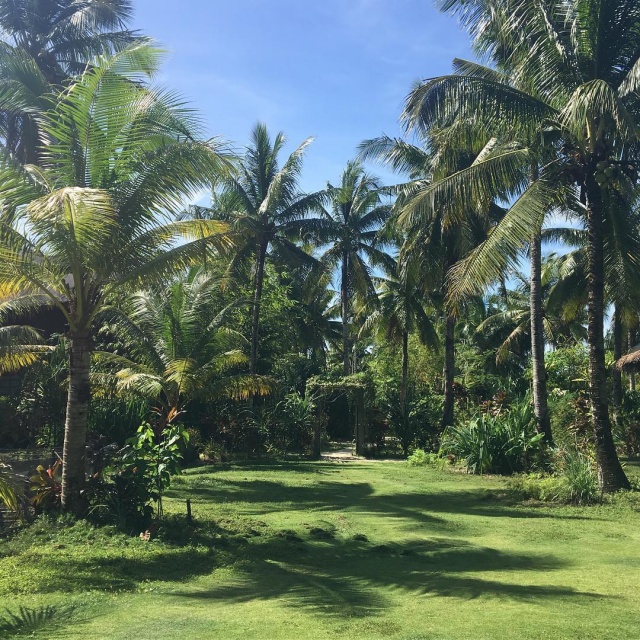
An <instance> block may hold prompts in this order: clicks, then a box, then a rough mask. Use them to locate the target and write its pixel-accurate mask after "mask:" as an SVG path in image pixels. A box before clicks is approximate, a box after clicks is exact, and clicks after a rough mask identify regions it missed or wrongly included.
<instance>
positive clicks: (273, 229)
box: [197, 123, 325, 374]
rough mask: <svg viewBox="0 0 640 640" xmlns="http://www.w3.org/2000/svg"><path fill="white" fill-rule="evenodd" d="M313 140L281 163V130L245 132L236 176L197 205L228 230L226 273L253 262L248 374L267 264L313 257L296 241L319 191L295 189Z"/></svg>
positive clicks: (200, 213) (317, 204) (201, 214)
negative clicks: (231, 249)
mask: <svg viewBox="0 0 640 640" xmlns="http://www.w3.org/2000/svg"><path fill="white" fill-rule="evenodd" d="M312 141H313V139H312V138H308V139H307V140H305V141H304V142H303V143H302V144H301V145H300V146H299V147H298V148H297V149H296V150H295V151H294V152H293V153H292V154H291V155H290V156H289V157H288V159H287V160H286V161H285V162H284V164H283V165H282V167H280V166H279V164H278V156H279V155H280V153H281V151H282V149H283V148H284V145H285V142H286V140H285V137H284V134H283V133H282V132H280V133H278V134H277V135H276V137H275V138H274V139H273V140H271V137H270V136H269V132H268V130H267V127H266V126H265V125H264V124H262V123H258V124H257V125H256V126H255V127H254V129H253V131H252V133H251V144H250V145H249V147H248V148H247V150H246V153H245V155H244V158H243V159H242V160H241V162H240V166H239V170H238V172H237V173H236V174H234V175H231V176H227V177H226V178H225V179H223V180H222V181H221V187H222V188H221V191H220V192H219V193H216V194H214V199H213V206H212V207H211V208H210V209H205V208H202V207H200V208H199V209H198V211H197V215H198V216H199V217H202V218H212V219H218V220H223V221H225V222H227V223H228V224H229V225H230V226H231V230H232V235H233V237H234V242H235V245H236V252H235V256H234V258H233V260H232V262H231V265H230V272H231V273H233V272H234V271H236V270H238V269H240V268H241V267H242V266H243V265H244V264H245V262H246V261H247V259H252V260H253V311H252V318H251V354H250V357H249V373H251V374H255V373H256V371H257V364H258V348H259V333H260V304H261V300H262V289H263V284H264V275H265V265H266V262H267V260H270V261H272V262H274V263H275V264H292V263H293V264H296V265H300V264H307V265H311V264H313V263H314V259H313V258H312V256H310V255H309V254H308V253H306V252H305V251H304V249H303V248H301V247H300V246H299V245H298V244H297V243H296V239H297V238H300V234H301V230H302V229H303V228H304V225H305V216H306V214H307V213H308V212H309V211H312V210H314V209H317V208H319V207H320V206H321V203H322V201H323V198H324V196H325V194H324V192H322V191H319V192H317V193H312V194H303V193H302V192H301V191H300V188H299V184H298V182H299V179H300V173H301V171H302V160H303V156H304V152H305V150H306V148H307V147H308V146H309V145H310V144H311V142H312Z"/></svg>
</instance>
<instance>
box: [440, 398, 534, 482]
mask: <svg viewBox="0 0 640 640" xmlns="http://www.w3.org/2000/svg"><path fill="white" fill-rule="evenodd" d="M542 438H543V435H542V434H538V433H536V429H535V420H534V416H533V409H532V408H531V405H530V403H529V402H526V403H522V404H520V405H516V406H515V407H514V408H512V409H511V410H509V411H508V412H506V413H504V414H498V415H496V416H493V415H491V414H488V413H487V414H483V415H481V416H479V417H478V418H476V419H474V420H471V421H470V422H469V423H467V424H464V425H459V426H456V427H450V428H448V429H446V430H445V432H444V434H443V436H442V445H441V448H440V453H441V454H445V455H453V456H455V457H456V458H457V459H458V460H460V461H461V462H462V463H463V464H464V465H465V466H466V468H467V469H468V470H469V471H471V472H472V473H478V474H483V473H499V474H505V475H510V474H512V473H517V472H520V471H526V470H528V469H529V468H530V467H531V464H532V460H533V459H534V457H535V455H536V454H537V453H538V452H539V450H540V448H541V443H542Z"/></svg>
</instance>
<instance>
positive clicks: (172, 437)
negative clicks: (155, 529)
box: [88, 423, 189, 530]
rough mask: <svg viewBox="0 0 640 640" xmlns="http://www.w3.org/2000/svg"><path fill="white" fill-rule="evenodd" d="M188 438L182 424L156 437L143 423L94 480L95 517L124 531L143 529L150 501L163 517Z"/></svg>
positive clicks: (150, 510)
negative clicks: (164, 500) (164, 503)
mask: <svg viewBox="0 0 640 640" xmlns="http://www.w3.org/2000/svg"><path fill="white" fill-rule="evenodd" d="M188 438H189V436H188V434H187V432H186V431H185V429H184V428H183V427H182V426H180V425H172V426H169V427H167V428H166V429H164V430H163V431H162V433H160V434H156V432H155V431H154V429H153V428H152V427H151V425H149V424H147V423H145V424H142V425H141V426H140V428H139V429H138V432H137V434H136V436H134V437H133V438H130V439H129V440H127V444H126V446H125V448H124V449H122V450H121V451H120V452H118V455H117V456H116V457H115V458H114V460H113V461H112V464H111V466H110V467H107V468H106V469H105V471H104V473H103V474H102V475H98V474H96V476H95V477H94V478H92V479H91V482H90V484H89V487H88V494H89V503H90V514H91V515H92V516H93V518H94V519H95V520H98V521H100V522H101V523H106V522H109V523H113V524H116V525H117V526H118V527H120V528H121V529H134V530H135V529H144V528H146V527H147V526H148V525H149V523H150V521H151V518H152V516H153V507H152V506H151V504H150V503H151V501H155V502H156V503H157V510H158V517H162V516H163V509H162V496H163V494H164V492H165V491H166V489H167V488H168V487H169V485H170V484H171V478H172V476H173V475H176V474H179V473H181V470H182V469H181V461H182V452H181V449H182V448H184V446H185V444H186V443H187V442H188Z"/></svg>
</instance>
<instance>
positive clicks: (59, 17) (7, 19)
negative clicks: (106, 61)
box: [0, 0, 136, 85]
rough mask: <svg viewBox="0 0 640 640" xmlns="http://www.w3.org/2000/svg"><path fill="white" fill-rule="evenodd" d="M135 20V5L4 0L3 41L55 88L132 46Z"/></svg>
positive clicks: (103, 0) (105, 0)
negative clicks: (102, 58) (131, 24)
mask: <svg viewBox="0 0 640 640" xmlns="http://www.w3.org/2000/svg"><path fill="white" fill-rule="evenodd" d="M132 17H133V3H132V2H131V1H130V0H0V30H1V31H2V33H3V38H2V39H3V40H4V42H7V43H9V44H11V45H12V46H13V47H19V48H20V49H22V50H23V51H25V52H26V53H28V54H29V56H30V57H31V58H32V59H33V60H34V61H35V63H36V64H37V66H38V68H39V69H40V71H41V72H42V74H43V75H44V77H45V78H46V80H47V82H48V83H49V84H52V85H58V84H61V83H62V82H63V81H64V80H65V79H67V78H69V77H71V76H74V75H76V74H78V73H82V71H83V70H84V68H85V66H86V64H87V62H89V61H90V60H91V59H92V58H93V57H94V56H98V55H103V54H107V53H114V52H115V51H118V50H120V49H122V48H124V47H126V46H128V45H130V44H131V42H132V40H133V39H134V38H135V36H136V34H135V33H134V32H132V31H131V30H129V29H128V28H127V25H128V23H129V22H130V21H131V19H132Z"/></svg>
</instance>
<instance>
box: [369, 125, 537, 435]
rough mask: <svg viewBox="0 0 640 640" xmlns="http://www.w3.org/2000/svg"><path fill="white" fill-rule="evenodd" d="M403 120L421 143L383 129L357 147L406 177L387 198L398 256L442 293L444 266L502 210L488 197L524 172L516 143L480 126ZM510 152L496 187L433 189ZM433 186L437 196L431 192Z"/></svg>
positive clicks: (447, 407)
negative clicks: (399, 235)
mask: <svg viewBox="0 0 640 640" xmlns="http://www.w3.org/2000/svg"><path fill="white" fill-rule="evenodd" d="M408 124H409V129H410V130H411V131H412V133H414V134H415V135H416V137H417V139H418V140H419V141H420V143H421V146H415V145H412V144H409V143H408V142H406V141H403V140H393V139H390V138H388V137H386V136H383V137H381V138H377V139H374V140H370V141H367V142H365V143H363V145H362V146H361V150H362V151H361V152H362V153H363V154H364V156H365V157H377V158H379V159H382V160H383V161H385V162H386V163H387V164H389V165H390V166H391V167H392V168H394V169H395V170H398V171H402V172H404V173H407V174H409V177H410V181H409V182H406V183H405V184H403V185H398V186H396V187H395V189H396V191H397V192H398V194H399V197H398V200H397V202H396V204H395V209H396V217H397V224H398V226H399V227H400V228H402V229H403V231H404V233H405V234H406V237H407V241H406V242H405V244H404V248H403V251H404V253H405V254H406V257H405V259H406V260H407V262H408V261H417V262H418V263H419V265H420V270H421V274H422V282H423V286H424V287H425V291H428V290H429V289H431V290H432V291H433V290H436V289H440V290H441V293H442V295H443V296H444V297H445V298H447V297H448V294H449V281H448V274H449V272H450V270H451V269H452V268H453V266H454V265H455V264H456V263H457V262H459V261H460V260H461V259H462V258H464V257H465V256H466V255H467V254H468V253H469V252H470V251H471V250H472V249H473V248H474V247H476V246H477V245H478V244H479V243H481V242H482V241H483V240H484V239H485V238H486V235H487V232H488V231H489V229H491V228H492V227H493V225H495V223H496V222H497V220H498V219H499V218H500V217H501V216H502V215H503V210H502V209H501V208H500V207H499V206H497V205H496V204H495V202H494V200H495V199H498V198H500V197H503V198H504V197H507V196H508V195H509V194H510V193H511V191H512V190H513V189H514V188H515V186H516V185H517V184H519V183H521V182H522V180H523V179H524V176H525V175H526V173H523V167H522V164H521V162H520V160H521V150H520V149H510V148H509V149H504V148H503V147H502V146H501V145H499V144H498V143H497V141H496V140H494V139H491V138H489V137H488V136H487V135H486V133H484V132H478V131H474V130H473V128H472V127H471V126H469V123H463V124H460V123H454V124H452V125H451V126H449V127H445V128H442V129H440V130H437V131H436V130H427V129H423V128H421V127H419V126H417V127H415V129H414V128H413V125H412V123H411V122H409V123H408ZM511 154H515V157H516V158H518V161H519V162H520V163H519V164H515V163H512V165H510V166H507V167H506V168H503V170H502V171H501V173H500V175H499V177H498V178H497V179H496V180H495V181H494V183H493V184H494V186H496V189H497V191H496V193H493V194H489V193H479V192H477V191H476V192H473V193H469V192H466V193H463V192H462V191H456V190H452V189H449V190H446V189H445V188H442V189H439V190H435V187H436V186H438V185H446V184H447V183H448V182H449V181H450V180H451V179H452V176H456V175H457V174H458V173H459V172H461V171H465V170H466V171H470V172H477V171H478V170H479V168H480V167H482V166H483V165H484V164H485V163H489V164H491V166H495V165H497V166H500V165H501V164H502V163H503V158H504V156H506V155H507V156H510V155H511ZM433 192H435V193H436V195H437V197H435V198H432V197H431V194H432V193H433ZM442 306H443V315H444V325H445V339H444V342H445V345H444V369H443V378H444V385H443V386H444V396H445V400H444V411H443V417H442V426H443V427H447V426H449V425H451V424H453V421H454V377H455V327H456V310H455V309H453V307H452V306H451V305H442Z"/></svg>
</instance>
